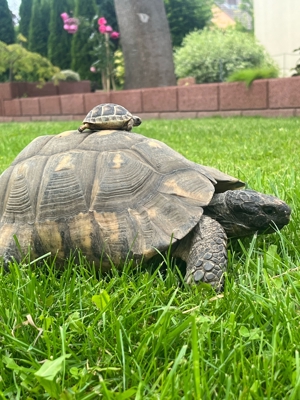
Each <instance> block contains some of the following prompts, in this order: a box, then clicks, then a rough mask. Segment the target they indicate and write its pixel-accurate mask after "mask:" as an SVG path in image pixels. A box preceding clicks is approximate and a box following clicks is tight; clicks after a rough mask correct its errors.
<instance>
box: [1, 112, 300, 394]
mask: <svg viewBox="0 0 300 400" xmlns="http://www.w3.org/2000/svg"><path fill="white" fill-rule="evenodd" d="M77 126H78V122H76V121H75V122H66V123H54V122H51V123H38V122H37V123H28V124H17V123H15V124H4V125H1V128H2V129H1V133H0V135H1V141H0V155H1V158H0V168H1V170H4V168H6V167H7V166H8V165H9V163H10V162H11V161H12V160H13V158H14V157H15V156H16V154H17V153H18V152H19V151H20V150H21V149H22V148H23V147H24V146H25V145H26V144H27V143H29V142H30V141H31V140H32V139H33V138H34V137H36V136H39V135H41V134H54V133H59V132H61V131H63V130H69V129H76V128H77ZM137 131H138V132H139V133H142V134H144V135H147V136H152V137H155V138H157V139H159V140H162V141H164V142H166V143H167V144H168V145H170V146H171V147H173V148H175V149H176V150H178V151H179V152H181V153H182V154H184V155H185V156H186V157H188V158H189V159H191V160H193V161H195V162H198V163H202V164H204V165H211V166H214V167H216V168H219V169H221V170H222V171H224V172H227V173H229V174H231V175H234V176H237V177H238V178H240V179H242V180H246V181H247V183H248V185H249V187H251V188H253V189H256V190H259V191H262V192H265V193H270V194H274V195H277V196H279V197H280V198H282V199H283V200H285V201H286V202H287V203H288V204H289V205H290V206H291V207H292V209H293V213H292V221H291V223H290V224H289V225H288V226H287V227H286V228H284V230H283V231H281V232H276V233H275V234H273V235H270V236H265V237H256V236H255V237H252V238H249V239H243V240H240V241H237V242H232V243H230V245H229V248H228V255H229V267H228V273H227V276H226V284H225V292H224V294H223V295H221V296H216V295H215V294H214V293H213V291H212V290H205V288H201V287H200V288H199V287H186V286H184V285H182V283H181V278H180V274H179V273H176V265H175V266H174V260H173V261H172V260H171V259H170V257H168V255H167V256H165V260H164V262H165V264H166V268H165V273H161V270H160V269H159V268H156V269H153V268H152V269H149V268H145V267H142V266H138V267H137V268H136V269H134V268H133V263H132V262H131V260H130V259H128V260H127V263H126V265H125V266H124V273H122V272H120V271H118V270H117V269H116V268H114V270H113V272H112V274H111V276H107V277H103V278H102V279H99V276H98V274H97V272H96V271H95V270H94V269H93V268H92V267H91V266H90V265H89V264H88V263H87V262H86V260H85V259H84V257H81V258H80V259H79V261H78V260H77V261H75V259H74V258H70V260H69V261H68V262H66V264H65V266H64V268H63V269H61V270H59V271H58V270H57V269H56V265H55V260H51V259H50V258H47V257H46V258H43V259H42V260H40V263H41V264H42V265H38V264H37V263H35V262H34V260H28V259H25V260H24V262H23V264H21V265H17V264H12V266H11V272H10V273H9V274H5V273H4V272H3V271H2V272H1V274H0V289H1V290H0V302H1V308H0V371H1V372H0V397H1V398H3V399H30V398H31V399H42V398H45V399H47V398H49V399H50V398H55V399H80V400H81V399H97V398H99V397H100V398H103V399H126V398H128V399H217V398H219V399H228V400H231V399H283V398H284V399H294V400H296V399H299V398H300V362H299V343H300V331H299V323H300V307H299V304H300V298H299V297H300V295H299V293H300V268H299V266H300V254H299V246H300V242H299V228H298V227H299V212H298V210H299V198H300V194H299V193H300V189H299V184H298V170H299V157H298V153H297V149H298V147H299V137H300V136H299V133H300V120H299V119H297V118H292V119H272V120H270V119H261V118H230V119H219V118H214V119H208V120H184V121H163V120H160V121H144V123H143V124H142V125H141V127H139V128H138V129H137Z"/></svg>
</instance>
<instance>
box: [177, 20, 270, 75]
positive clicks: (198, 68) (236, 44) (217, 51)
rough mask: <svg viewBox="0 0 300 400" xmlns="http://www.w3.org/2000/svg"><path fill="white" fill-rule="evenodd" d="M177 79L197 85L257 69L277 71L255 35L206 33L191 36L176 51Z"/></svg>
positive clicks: (228, 32) (232, 31)
mask: <svg viewBox="0 0 300 400" xmlns="http://www.w3.org/2000/svg"><path fill="white" fill-rule="evenodd" d="M174 61H175V72H176V75H177V76H178V78H185V77H187V76H193V77H195V78H196V82H197V83H209V82H220V81H224V80H226V79H227V78H228V77H229V75H231V74H232V73H234V72H236V71H239V70H243V69H247V68H256V67H257V68H258V67H274V61H273V60H272V59H271V57H270V56H269V55H268V54H267V52H266V50H265V49H264V47H263V46H262V45H260V44H259V43H258V42H257V41H256V39H255V38H254V37H253V35H251V34H249V33H243V32H238V31H236V30H234V29H227V30H226V31H223V30H220V29H213V30H210V29H207V28H205V29H204V30H202V31H201V32H200V31H194V32H192V33H190V34H188V35H187V36H186V37H185V38H184V40H183V45H182V47H180V48H179V49H177V50H176V51H175V55H174Z"/></svg>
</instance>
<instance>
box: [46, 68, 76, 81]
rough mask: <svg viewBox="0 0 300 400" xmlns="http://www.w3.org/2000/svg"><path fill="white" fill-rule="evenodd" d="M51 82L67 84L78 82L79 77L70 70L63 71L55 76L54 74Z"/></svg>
mask: <svg viewBox="0 0 300 400" xmlns="http://www.w3.org/2000/svg"><path fill="white" fill-rule="evenodd" d="M52 80H53V81H67V82H79V81H80V75H79V74H78V73H77V72H75V71H72V70H71V69H64V70H62V71H59V72H58V73H57V74H55V75H54V76H53V78H52Z"/></svg>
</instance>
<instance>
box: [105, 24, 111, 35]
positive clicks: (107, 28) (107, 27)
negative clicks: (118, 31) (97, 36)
mask: <svg viewBox="0 0 300 400" xmlns="http://www.w3.org/2000/svg"><path fill="white" fill-rule="evenodd" d="M112 31H113V28H112V27H111V26H110V25H107V26H106V29H105V32H107V33H110V32H112Z"/></svg>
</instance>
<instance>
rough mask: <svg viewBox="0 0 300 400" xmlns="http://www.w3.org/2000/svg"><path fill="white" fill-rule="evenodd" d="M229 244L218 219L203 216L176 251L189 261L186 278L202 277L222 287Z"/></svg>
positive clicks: (189, 279) (216, 286)
mask: <svg viewBox="0 0 300 400" xmlns="http://www.w3.org/2000/svg"><path fill="white" fill-rule="evenodd" d="M187 240H188V241H189V246H188V247H187V245H188V243H187ZM226 247H227V236H226V233H225V231H224V229H223V227H222V226H221V225H220V224H219V223H218V222H217V221H216V220H214V219H212V218H210V217H207V216H205V215H204V216H202V218H201V220H200V222H199V223H198V224H197V225H196V227H195V228H194V229H193V231H192V232H191V233H190V234H189V235H188V236H187V238H186V239H184V240H183V242H181V243H180V245H179V246H178V248H177V249H176V252H175V254H174V255H175V256H176V255H178V256H179V257H181V258H182V259H183V260H184V261H186V263H187V268H186V275H185V281H186V282H187V283H189V284H192V283H199V282H200V281H202V282H205V283H209V284H211V285H212V286H213V287H214V288H215V289H216V290H217V291H221V290H222V288H223V284H224V276H223V275H224V272H225V270H226V266H227V248H226Z"/></svg>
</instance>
